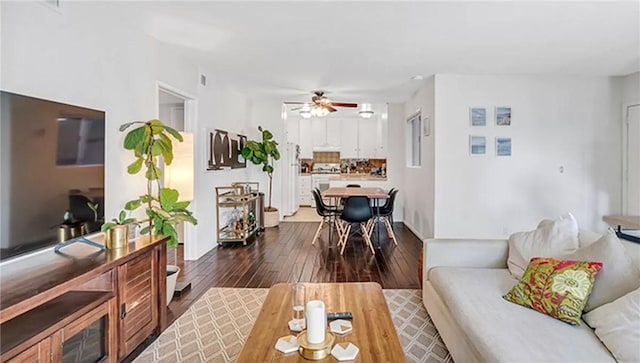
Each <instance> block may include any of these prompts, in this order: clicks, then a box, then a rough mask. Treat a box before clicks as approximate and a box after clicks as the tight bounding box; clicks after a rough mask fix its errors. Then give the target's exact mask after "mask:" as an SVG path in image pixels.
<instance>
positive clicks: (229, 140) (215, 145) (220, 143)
mask: <svg viewBox="0 0 640 363" xmlns="http://www.w3.org/2000/svg"><path fill="white" fill-rule="evenodd" d="M207 138H208V144H209V150H208V151H209V157H208V162H207V170H221V169H224V168H231V169H239V168H246V167H247V161H246V160H245V159H244V158H243V157H242V149H243V148H244V146H245V145H246V143H247V137H246V136H244V135H238V134H234V133H231V132H228V131H224V130H218V129H215V130H213V131H209V132H208V135H207Z"/></svg>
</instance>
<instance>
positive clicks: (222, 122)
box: [0, 2, 249, 258]
mask: <svg viewBox="0 0 640 363" xmlns="http://www.w3.org/2000/svg"><path fill="white" fill-rule="evenodd" d="M61 4H62V7H61V11H60V12H56V11H53V10H52V9H50V8H49V7H47V6H43V5H42V4H40V3H38V2H2V3H0V7H1V9H2V10H1V17H2V18H1V26H2V28H1V67H2V68H1V69H0V74H2V79H1V84H0V88H2V89H3V90H7V91H10V92H14V93H19V94H25V95H29V96H32V97H38V98H44V99H51V100H55V101H59V102H64V103H69V104H73V105H80V106H84V107H89V108H94V109H98V110H104V111H105V112H106V125H107V126H106V127H107V130H106V142H107V146H106V156H105V158H106V160H105V199H106V200H105V215H106V216H107V217H109V216H114V215H115V214H116V213H117V212H118V211H119V210H120V209H121V208H122V207H123V206H124V203H125V202H126V201H127V200H129V199H132V198H134V197H135V196H137V195H139V194H141V193H143V192H144V182H143V178H142V176H139V177H136V176H130V175H128V174H127V173H126V166H127V165H128V164H129V163H130V162H131V161H132V156H131V155H129V153H128V152H125V150H123V148H122V140H123V134H122V133H120V132H119V131H118V127H119V126H120V125H121V124H122V123H125V122H128V121H132V120H147V119H150V118H153V117H154V116H155V115H156V114H157V109H156V108H157V99H156V97H157V94H156V83H157V81H161V82H163V83H165V84H168V85H170V86H172V87H175V88H177V89H180V90H182V91H184V92H186V93H188V94H191V95H194V96H196V97H197V98H198V121H197V124H196V125H193V126H191V127H193V130H195V131H196V145H195V150H196V160H195V162H196V163H197V164H196V180H195V188H196V189H195V190H196V194H195V195H196V197H195V199H196V200H197V202H196V203H195V204H194V206H193V210H194V213H195V215H196V217H197V218H198V219H199V220H200V223H199V224H198V226H197V227H196V243H197V244H198V246H197V248H196V249H195V251H196V252H195V253H194V254H193V255H192V256H190V257H191V258H197V257H198V256H200V255H202V254H203V253H205V252H206V251H207V250H208V249H210V248H211V247H212V246H214V245H215V233H214V231H215V199H214V197H213V193H214V185H215V183H226V180H227V179H228V180H229V181H235V180H237V179H238V178H242V177H243V175H244V173H245V171H242V170H240V171H222V172H205V171H204V169H205V165H206V160H203V157H204V156H203V155H204V153H205V151H204V150H205V148H206V143H205V140H204V132H202V131H203V130H204V129H205V128H207V127H212V128H222V129H225V128H226V129H228V130H229V131H233V132H242V131H243V130H242V127H240V125H242V122H244V120H246V119H247V117H248V116H247V114H248V113H249V111H247V110H248V108H247V102H246V100H245V99H244V98H243V97H242V96H241V95H239V94H237V93H235V92H233V91H231V90H230V88H229V87H226V86H224V85H222V84H219V83H216V80H215V77H214V75H213V74H209V75H208V76H209V82H208V83H209V85H210V86H207V87H205V88H203V87H200V86H199V83H198V82H199V74H200V64H198V63H197V62H195V61H192V60H191V59H192V58H188V57H185V55H184V53H183V51H181V50H178V49H175V48H173V47H171V46H168V45H164V44H162V43H159V42H158V41H156V40H155V39H153V38H151V37H149V36H147V35H146V34H144V33H143V32H142V31H140V30H139V29H138V28H137V27H134V26H132V25H129V24H126V23H123V22H120V23H118V26H114V24H115V23H114V22H113V21H114V19H118V14H117V13H114V11H113V10H111V9H110V7H109V3H108V2H107V3H99V2H61ZM95 14H101V16H95ZM200 132H202V134H200ZM223 175H224V176H223ZM221 176H223V177H221ZM240 180H242V179H240ZM3 218H4V217H3Z"/></svg>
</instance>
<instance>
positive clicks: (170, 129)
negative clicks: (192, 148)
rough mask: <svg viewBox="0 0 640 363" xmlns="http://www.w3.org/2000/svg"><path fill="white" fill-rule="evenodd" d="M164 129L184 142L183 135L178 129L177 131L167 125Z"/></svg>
mask: <svg viewBox="0 0 640 363" xmlns="http://www.w3.org/2000/svg"><path fill="white" fill-rule="evenodd" d="M164 129H165V130H166V131H167V132H168V133H169V134H170V135H171V136H173V138H174V139H176V140H178V141H180V142H182V140H183V139H182V135H180V133H179V132H178V131H176V130H175V129H173V128H171V127H169V126H165V127H164Z"/></svg>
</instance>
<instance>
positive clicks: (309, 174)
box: [300, 173, 311, 176]
mask: <svg viewBox="0 0 640 363" xmlns="http://www.w3.org/2000/svg"><path fill="white" fill-rule="evenodd" d="M300 176H311V173H300Z"/></svg>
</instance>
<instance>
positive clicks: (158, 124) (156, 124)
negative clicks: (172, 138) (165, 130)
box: [147, 118, 164, 126]
mask: <svg viewBox="0 0 640 363" xmlns="http://www.w3.org/2000/svg"><path fill="white" fill-rule="evenodd" d="M147 122H148V123H149V125H152V126H164V123H163V122H162V121H160V120H158V119H157V118H156V119H153V120H149V121H147Z"/></svg>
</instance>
